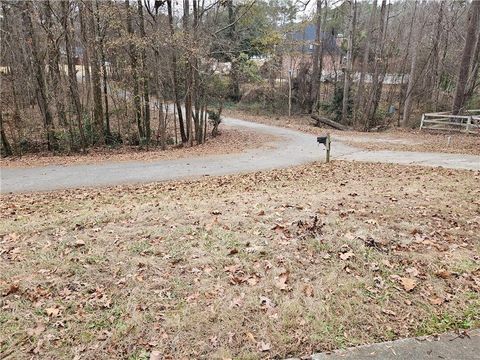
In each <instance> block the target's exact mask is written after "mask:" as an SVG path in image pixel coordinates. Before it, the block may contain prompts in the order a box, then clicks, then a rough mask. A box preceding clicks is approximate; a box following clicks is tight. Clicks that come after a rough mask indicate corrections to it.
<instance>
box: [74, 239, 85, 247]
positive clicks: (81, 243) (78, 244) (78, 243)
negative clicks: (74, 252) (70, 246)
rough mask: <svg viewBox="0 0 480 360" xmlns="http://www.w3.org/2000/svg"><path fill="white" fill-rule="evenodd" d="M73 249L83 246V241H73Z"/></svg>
mask: <svg viewBox="0 0 480 360" xmlns="http://www.w3.org/2000/svg"><path fill="white" fill-rule="evenodd" d="M74 246H75V247H77V248H78V247H82V246H85V241H83V240H77V241H75V244H74Z"/></svg>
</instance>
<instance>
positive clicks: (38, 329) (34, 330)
mask: <svg viewBox="0 0 480 360" xmlns="http://www.w3.org/2000/svg"><path fill="white" fill-rule="evenodd" d="M45 329H46V328H45V325H43V324H37V326H36V327H34V328H30V329H27V334H28V336H39V335H40V334H41V333H42V332H44V331H45Z"/></svg>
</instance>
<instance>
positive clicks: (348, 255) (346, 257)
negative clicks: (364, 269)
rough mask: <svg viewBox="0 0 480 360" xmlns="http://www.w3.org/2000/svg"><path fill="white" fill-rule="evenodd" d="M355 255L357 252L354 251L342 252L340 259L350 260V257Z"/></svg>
mask: <svg viewBox="0 0 480 360" xmlns="http://www.w3.org/2000/svg"><path fill="white" fill-rule="evenodd" d="M354 256H355V254H354V253H353V252H352V251H348V252H346V253H343V254H340V259H342V260H348V259H350V258H351V257H354Z"/></svg>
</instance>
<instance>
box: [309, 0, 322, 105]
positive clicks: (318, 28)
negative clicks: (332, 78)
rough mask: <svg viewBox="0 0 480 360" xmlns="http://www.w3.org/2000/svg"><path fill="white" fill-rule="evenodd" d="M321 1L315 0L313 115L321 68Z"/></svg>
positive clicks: (316, 101) (311, 100)
mask: <svg viewBox="0 0 480 360" xmlns="http://www.w3.org/2000/svg"><path fill="white" fill-rule="evenodd" d="M322 1H323V0H317V10H316V12H315V44H314V51H313V69H312V81H311V82H310V104H309V105H310V106H309V111H310V113H313V112H314V111H315V110H316V109H315V106H316V104H317V103H318V91H319V88H320V81H321V77H322V74H321V66H320V61H321V59H320V52H321V49H322V47H323V44H322Z"/></svg>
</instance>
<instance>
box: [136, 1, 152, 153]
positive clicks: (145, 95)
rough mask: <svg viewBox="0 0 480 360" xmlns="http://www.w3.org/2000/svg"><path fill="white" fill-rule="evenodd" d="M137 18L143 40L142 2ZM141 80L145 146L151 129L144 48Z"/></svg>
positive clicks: (144, 37)
mask: <svg viewBox="0 0 480 360" xmlns="http://www.w3.org/2000/svg"><path fill="white" fill-rule="evenodd" d="M138 18H139V25H140V26H139V28H140V37H141V38H142V39H143V40H145V39H146V34H145V23H144V18H143V5H142V0H138ZM142 80H143V100H144V103H145V104H144V105H145V109H144V111H143V126H144V128H145V138H146V142H147V146H148V144H149V143H150V139H151V137H152V129H151V127H150V92H149V85H148V84H149V81H148V80H149V76H148V70H147V52H146V50H145V47H143V48H142Z"/></svg>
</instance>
